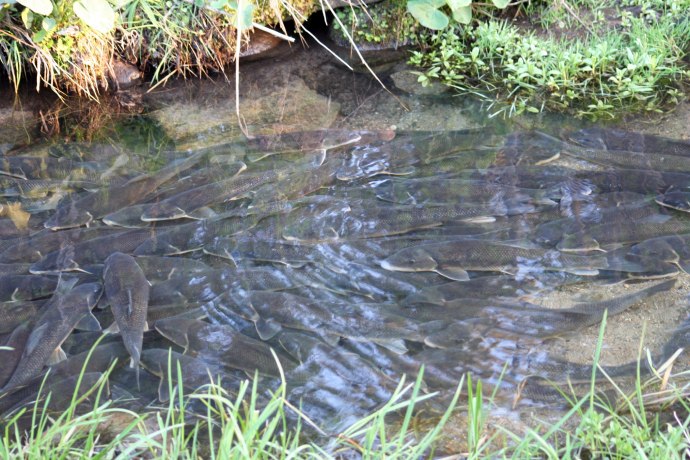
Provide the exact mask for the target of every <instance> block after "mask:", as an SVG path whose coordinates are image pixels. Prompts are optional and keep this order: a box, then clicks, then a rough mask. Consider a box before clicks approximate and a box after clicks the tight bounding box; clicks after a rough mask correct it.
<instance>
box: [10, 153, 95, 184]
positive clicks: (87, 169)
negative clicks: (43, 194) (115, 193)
mask: <svg viewBox="0 0 690 460" xmlns="http://www.w3.org/2000/svg"><path fill="white" fill-rule="evenodd" d="M0 175H5V176H8V177H14V178H17V179H22V180H33V179H69V178H75V179H80V178H90V179H93V180H94V181H97V180H98V176H99V175H100V173H99V172H98V171H97V170H96V168H94V165H93V164H89V163H85V162H80V161H72V160H68V159H65V158H50V157H39V156H16V157H7V156H5V157H2V158H0Z"/></svg>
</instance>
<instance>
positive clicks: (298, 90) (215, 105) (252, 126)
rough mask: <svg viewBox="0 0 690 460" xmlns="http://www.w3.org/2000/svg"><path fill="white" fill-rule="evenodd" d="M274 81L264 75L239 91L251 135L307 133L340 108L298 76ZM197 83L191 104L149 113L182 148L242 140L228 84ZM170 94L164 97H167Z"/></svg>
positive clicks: (326, 123) (176, 102)
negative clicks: (287, 79) (255, 83)
mask: <svg viewBox="0 0 690 460" xmlns="http://www.w3.org/2000/svg"><path fill="white" fill-rule="evenodd" d="M262 71H263V70H262V69H259V70H258V72H262ZM266 71H270V69H267V70H266ZM274 78H275V80H276V82H275V83H273V82H272V81H271V77H270V76H267V77H266V78H265V79H263V81H262V82H261V84H262V86H258V87H257V86H254V85H253V84H251V86H250V84H249V83H247V86H248V88H247V87H245V88H246V89H243V90H240V94H241V95H242V96H241V101H240V102H241V105H240V112H241V115H242V119H243V121H244V123H246V126H247V129H248V131H249V133H250V134H251V135H258V134H275V133H279V132H290V131H307V130H311V129H320V128H328V127H330V126H331V125H332V124H333V122H334V121H335V119H336V117H337V116H338V113H339V110H340V104H338V103H335V102H332V101H330V100H329V99H328V98H326V97H324V96H322V95H320V94H318V93H317V92H315V91H313V90H312V89H310V88H309V87H307V85H306V84H305V83H304V81H303V80H302V79H300V78H298V77H294V76H291V77H289V78H290V80H289V84H286V82H285V81H283V80H281V79H280V78H279V77H277V76H276V77H274ZM199 85H203V86H204V89H201V90H198V89H197V95H196V96H195V98H194V100H195V102H188V101H189V99H186V98H185V97H184V96H182V95H180V96H177V97H175V98H174V99H172V100H169V101H168V102H167V105H166V106H164V107H162V108H160V109H158V110H154V111H152V112H151V113H150V116H151V117H152V118H154V119H155V120H156V121H158V122H159V123H160V125H161V127H162V128H163V129H164V130H165V132H166V133H167V135H168V136H170V137H171V138H172V139H173V140H174V141H175V145H176V146H177V148H178V149H181V150H187V149H198V148H202V147H209V146H213V145H219V144H224V143H227V142H230V141H232V140H233V139H237V138H240V137H241V136H242V132H241V131H240V128H239V124H238V120H237V114H236V113H235V95H234V90H233V86H221V87H220V88H221V89H218V88H219V85H218V83H217V82H213V81H207V82H203V83H199ZM283 85H286V86H283ZM206 92H208V94H204V95H203V96H199V93H206ZM169 94H170V93H168V94H166V95H165V97H167V98H169V97H170V96H169ZM153 98H154V99H155V95H153ZM156 103H157V102H155V101H154V104H156ZM158 103H159V102H158Z"/></svg>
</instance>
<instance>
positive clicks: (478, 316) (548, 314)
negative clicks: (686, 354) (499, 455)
mask: <svg viewBox="0 0 690 460" xmlns="http://www.w3.org/2000/svg"><path fill="white" fill-rule="evenodd" d="M297 53H298V56H297V57H295V56H293V57H292V58H291V59H290V60H286V61H281V62H278V63H277V64H276V65H275V66H274V67H272V68H271V69H270V71H269V70H267V69H266V68H261V67H258V66H257V65H256V64H252V65H249V66H247V67H245V75H246V77H245V78H244V79H243V85H244V90H243V101H242V104H243V111H244V113H243V115H244V117H245V118H244V122H245V123H246V126H247V129H248V132H249V133H250V134H251V136H252V137H251V138H249V139H248V138H246V137H245V136H244V135H243V134H242V133H241V132H240V131H239V129H238V128H237V124H236V119H235V118H234V101H233V97H234V96H233V94H232V90H231V88H230V87H228V86H226V85H225V84H223V83H221V82H217V83H212V82H191V83H187V84H183V83H178V84H176V85H175V84H173V85H172V86H171V87H169V88H167V89H165V90H164V91H162V92H160V93H158V94H156V93H154V94H153V95H152V96H148V97H149V100H148V103H149V104H150V107H151V109H150V111H149V112H147V113H145V114H144V115H140V116H136V117H133V118H128V119H125V120H124V121H119V122H118V123H116V124H115V125H114V127H112V129H110V128H111V127H108V128H109V129H107V130H106V132H108V135H109V138H108V140H107V141H106V140H101V141H97V142H94V143H75V142H54V141H53V142H47V143H36V144H31V145H27V146H19V145H13V141H12V140H11V139H3V140H0V143H1V144H3V145H5V148H4V150H6V151H5V153H4V157H3V164H2V168H0V169H1V170H2V172H3V175H2V176H0V184H1V189H2V192H3V196H2V198H0V204H1V205H2V212H3V217H2V220H1V221H0V224H1V225H2V226H1V227H0V231H1V233H0V238H1V239H0V263H1V264H2V265H0V266H1V267H2V270H3V275H2V276H3V278H2V280H3V281H2V286H1V287H2V295H3V296H4V298H2V309H3V315H5V316H4V317H5V319H4V320H3V322H4V323H5V326H3V330H2V331H0V332H1V333H2V334H3V335H2V337H3V343H5V344H10V345H12V346H15V351H6V350H3V351H0V353H2V354H4V356H5V358H3V359H6V360H8V362H12V363H13V365H12V367H14V365H15V364H16V363H18V364H16V365H17V366H18V367H17V368H16V369H15V370H14V371H13V372H12V371H8V372H6V373H5V374H4V375H0V378H4V379H5V381H4V382H3V384H7V382H8V381H9V382H10V384H9V385H7V387H6V388H5V390H6V392H7V394H8V395H11V394H13V393H12V388H10V387H12V386H13V385H12V382H14V384H17V382H22V383H26V382H30V383H32V382H33V383H32V384H35V381H33V380H32V379H35V378H36V377H38V376H40V375H41V374H42V372H44V371H45V366H47V359H48V354H49V353H47V352H49V351H51V350H45V351H46V353H43V354H41V353H40V352H37V351H36V350H35V347H33V348H31V349H30V350H28V348H27V346H26V344H27V343H36V342H40V343H41V344H44V345H45V347H46V348H50V347H53V348H54V347H55V346H58V345H60V344H62V348H64V349H65V351H66V352H67V356H68V358H67V360H65V361H62V362H61V363H59V364H56V365H55V366H57V367H55V368H54V371H53V375H54V377H53V379H52V380H51V381H50V384H52V385H58V384H59V383H60V382H63V381H64V380H65V379H66V378H67V377H68V376H70V375H72V374H74V373H75V372H77V370H78V369H80V368H81V365H82V364H83V360H84V357H85V355H84V354H83V353H84V352H86V351H87V350H89V348H90V347H91V346H92V344H93V343H94V342H95V341H96V340H97V339H98V338H99V337H100V335H101V333H100V332H98V331H96V330H93V329H95V327H94V325H93V322H91V323H88V322H86V321H83V318H88V317H89V315H88V313H87V311H88V307H92V306H93V305H91V304H89V305H88V307H84V308H82V310H79V311H76V308H77V307H74V306H73V305H74V304H72V303H70V304H69V306H68V305H67V302H66V301H65V298H66V296H68V295H69V293H70V292H71V293H74V289H76V288H72V289H71V290H70V286H69V280H71V279H73V280H75V281H76V283H78V284H77V286H79V285H82V284H88V283H98V285H100V284H103V283H104V284H105V289H104V290H105V293H103V294H102V295H101V294H100V292H99V293H98V294H97V295H95V294H94V296H95V297H96V298H98V300H97V303H96V305H95V308H94V309H93V313H94V315H95V317H96V318H97V319H98V322H99V323H100V325H101V326H102V327H103V328H106V327H108V326H110V325H111V324H113V323H115V324H119V329H120V333H119V334H111V335H109V336H108V337H107V338H105V339H104V340H103V342H102V345H100V347H99V348H98V349H97V350H98V353H96V356H97V359H95V361H93V362H92V364H91V366H90V368H89V370H90V371H92V372H103V371H104V370H105V369H106V368H107V366H108V364H109V362H110V359H111V358H113V357H118V358H119V360H120V362H121V363H122V364H126V363H127V362H128V361H129V357H130V355H131V354H135V355H136V350H143V352H142V353H141V365H142V367H143V368H142V369H141V370H140V372H139V374H140V375H139V376H138V379H139V381H140V386H139V388H138V389H136V390H133V388H137V385H136V381H135V379H136V378H137V376H136V373H135V372H134V371H133V370H132V369H131V368H129V367H128V366H120V367H118V368H117V369H116V371H115V372H114V374H113V376H112V382H111V383H112V386H113V387H114V391H113V393H114V394H116V395H122V394H125V395H131V396H134V397H135V398H134V401H135V402H132V401H131V400H130V401H129V402H127V404H129V405H133V406H134V407H136V408H137V409H138V410H145V408H146V407H147V405H148V404H155V403H156V401H157V400H159V399H165V397H166V395H165V394H161V393H160V392H159V389H158V382H159V376H160V375H161V374H165V371H166V366H167V350H168V349H170V348H172V349H173V351H175V352H176V353H183V352H185V353H186V358H183V357H179V356H178V355H175V356H178V357H177V358H176V359H179V360H181V361H180V362H181V364H182V366H183V373H184V374H185V379H186V380H185V385H186V387H187V390H189V391H191V390H193V389H194V388H196V387H198V386H199V385H201V384H203V383H204V380H203V379H204V378H206V376H207V374H208V372H209V371H210V372H211V374H212V375H222V376H223V382H224V384H225V385H227V387H228V388H229V389H231V390H232V389H233V388H236V387H237V385H238V384H239V381H240V380H241V379H243V378H246V377H247V375H253V374H254V371H255V370H258V371H259V372H260V374H261V375H262V377H261V378H262V380H263V383H264V384H265V386H266V387H267V388H271V387H273V386H274V385H276V384H277V381H278V380H277V375H278V374H277V369H276V367H275V363H274V362H273V361H272V355H271V354H270V348H273V349H274V350H275V351H276V352H277V354H278V356H279V358H280V360H281V364H282V367H283V368H284V369H285V371H286V377H287V382H288V390H289V399H291V400H292V401H293V402H295V403H297V402H299V401H301V402H302V403H303V406H304V408H305V411H306V413H307V414H308V415H310V417H311V418H312V419H314V420H316V421H318V422H319V423H320V424H321V425H322V426H323V427H325V428H327V429H330V430H338V429H341V428H343V427H344V426H346V425H347V424H349V423H351V422H352V421H353V420H355V419H356V418H357V417H361V416H362V415H364V414H366V413H368V412H370V411H371V410H374V409H375V408H376V407H377V406H379V405H380V404H382V403H383V402H384V401H386V400H387V398H388V397H389V396H390V394H391V392H392V391H393V389H394V388H395V385H396V382H397V381H398V380H399V379H400V378H401V377H402V376H403V375H407V376H408V377H410V378H414V377H415V376H416V375H417V372H418V370H419V368H420V367H421V366H422V365H424V366H425V368H426V374H425V385H426V389H427V390H428V391H433V390H439V391H441V393H442V395H446V396H447V395H449V394H450V393H451V392H452V391H453V390H454V389H455V386H456V385H457V382H458V381H459V380H460V378H461V377H462V376H463V375H464V374H466V373H471V374H472V375H473V376H475V377H478V378H481V379H482V380H483V381H484V382H485V384H487V385H490V386H498V387H499V391H498V393H497V395H498V397H497V399H496V404H497V407H498V408H502V409H503V410H517V411H519V410H520V409H523V408H530V409H531V408H533V407H534V406H535V405H537V406H539V407H561V406H562V405H563V400H562V399H561V398H559V397H558V395H557V392H555V391H554V390H553V389H552V388H551V387H550V386H549V385H548V384H546V383H545V382H546V381H555V382H557V383H566V382H567V381H568V380H580V379H587V378H588V376H589V375H590V370H589V369H590V368H591V364H592V361H591V360H592V355H593V349H594V347H595V344H596V337H597V334H598V330H599V324H600V322H601V319H602V317H603V314H604V311H605V310H608V314H609V319H608V328H607V334H606V340H605V345H604V353H603V357H602V360H603V362H604V364H606V365H608V366H610V367H609V368H608V371H609V373H610V374H612V375H617V376H619V377H620V378H621V379H622V380H621V381H622V382H625V381H626V380H625V379H626V378H628V377H629V376H630V375H632V372H633V370H634V369H633V368H631V367H630V366H626V365H627V364H628V363H630V362H632V361H634V360H635V359H636V358H637V349H638V343H639V342H640V340H642V331H643V330H646V336H645V338H646V341H645V344H646V345H648V346H649V347H650V354H651V356H653V357H654V360H655V362H656V363H657V364H658V363H660V362H663V360H664V359H665V358H667V357H668V356H669V355H670V354H672V353H673V352H674V351H675V350H676V348H677V347H679V346H683V345H684V344H685V339H684V329H682V327H683V325H684V324H685V322H684V321H685V316H686V304H687V302H686V295H687V292H688V281H687V275H686V273H685V270H686V267H687V263H688V261H689V260H690V251H688V250H687V243H686V241H690V237H688V238H686V237H685V236H684V235H685V234H690V218H689V216H688V214H687V212H686V210H685V209H683V208H684V207H685V206H686V204H685V203H686V201H685V198H686V195H685V194H686V193H687V192H689V187H690V143H688V141H687V140H685V141H678V142H673V141H670V140H668V139H666V138H660V137H650V136H647V137H645V136H643V135H641V134H639V133H635V132H626V133H621V132H618V131H610V130H609V131H602V130H600V129H598V127H596V126H594V127H593V126H584V125H583V124H582V123H581V122H580V121H578V120H574V119H569V118H567V117H564V116H547V115H543V116H539V117H536V118H521V119H513V120H510V121H506V120H503V119H500V118H497V117H494V118H491V117H490V116H489V115H490V114H491V111H490V110H487V108H486V106H485V105H482V104H480V103H477V102H476V101H469V100H466V99H461V98H456V97H452V96H449V95H448V94H441V95H438V96H424V97H421V96H409V95H405V94H397V95H396V96H393V95H391V94H389V93H387V92H385V91H382V90H381V88H380V87H379V86H377V84H376V83H375V82H373V81H372V79H371V78H369V77H366V76H361V75H353V74H351V73H349V72H347V71H343V70H340V69H339V68H337V67H334V66H333V65H332V64H328V63H327V60H326V59H327V58H326V57H325V55H323V54H321V53H319V52H314V51H310V52H306V51H298V52H297ZM385 81H388V80H385ZM672 134H673V133H672ZM675 134H676V135H675V137H678V138H680V137H682V136H684V134H683V133H675ZM672 137H673V136H672ZM22 158H24V160H22ZM36 158H44V160H43V161H38V160H36ZM22 161H23V162H22ZM46 165H48V166H47V167H46ZM659 202H661V203H665V205H663V206H662V205H661V204H659ZM669 206H671V207H669ZM673 208H675V209H673ZM27 219H28V220H27ZM659 237H664V238H661V239H660V238H659ZM674 237H675V238H674ZM655 238H656V239H655ZM116 252H120V253H124V254H127V255H131V256H133V259H130V258H126V261H127V262H123V263H122V264H119V263H117V262H116V261H115V259H113V258H110V259H109V257H110V256H111V254H113V253H116ZM106 259H107V260H106ZM132 263H133V264H134V265H132ZM30 274H33V275H30ZM29 276H33V277H31V278H30V277H29ZM58 279H59V280H60V281H59V283H60V284H61V285H62V286H58ZM142 279H145V281H146V282H144V283H142ZM56 286H58V287H57V288H56ZM56 289H57V292H58V293H57V294H55V295H54V294H53V292H54V291H55V290H56ZM99 296H100V297H99ZM92 297H93V296H92ZM80 299H81V300H82V301H83V302H86V303H87V304H88V303H89V302H88V301H87V300H88V295H86V294H85V295H83V296H82V297H81V298H80ZM85 299H86V300H85ZM91 300H93V301H94V302H96V299H95V298H94V299H91ZM71 301H72V302H73V301H74V300H73V299H72V300H71ZM22 302H23V303H22ZM123 309H124V310H123ZM55 311H60V312H63V313H61V314H60V315H57V316H55V315H53V316H50V312H55ZM123 311H124V313H122V312H123ZM65 312H66V313H65ZM614 315H615V316H614ZM142 318H145V319H146V323H147V324H146V325H147V326H148V327H149V329H148V330H147V331H146V332H144V333H143V339H138V338H137V337H138V335H137V334H140V333H141V330H143V328H144V324H143V322H142V320H141V319H142ZM47 321H50V324H51V325H52V326H53V327H54V328H55V329H56V330H62V329H64V331H65V332H60V333H59V334H58V333H56V334H54V336H50V337H48V336H47V335H42V334H45V329H46V327H40V326H41V325H45V324H46V322H47ZM77 323H78V324H77ZM56 324H60V325H61V326H60V327H57V326H55V325H56ZM128 325H129V326H128ZM643 325H644V326H643ZM75 326H76V327H75ZM128 327H129V328H130V329H127V328H128ZM123 337H124V341H123ZM138 340H141V345H139V344H138ZM123 343H124V344H125V345H127V347H128V348H126V347H125V346H123ZM49 345H50V347H49ZM133 349H134V350H135V352H133V351H132V350H133ZM39 355H40V356H39ZM44 355H45V356H44ZM183 359H184V361H182V360H183ZM30 360H34V361H31V362H36V363H38V364H34V365H33V368H34V369H33V370H32V371H28V370H23V368H22V366H24V367H27V366H28V365H27V364H26V363H27V362H29V361H30ZM22 363H24V364H22ZM8 369H9V367H8ZM17 369H19V370H20V371H21V372H19V371H18V370H17ZM681 370H682V369H681ZM17 374H22V375H20V376H17ZM11 379H14V380H11ZM164 387H165V385H164ZM608 389H609V387H607V386H606V385H604V384H603V383H602V387H601V390H602V391H604V392H605V391H606V390H608ZM6 401H11V403H10V402H7V403H6V404H5V406H3V407H2V411H3V412H4V413H8V411H11V410H14V409H16V408H17V407H20V405H21V404H23V403H26V401H27V400H24V402H22V401H21V399H19V400H12V399H9V398H7V399H6ZM152 402H153V403H152ZM122 404H125V403H122ZM438 407H443V401H442V400H440V401H439V402H438ZM516 413H519V412H516Z"/></svg>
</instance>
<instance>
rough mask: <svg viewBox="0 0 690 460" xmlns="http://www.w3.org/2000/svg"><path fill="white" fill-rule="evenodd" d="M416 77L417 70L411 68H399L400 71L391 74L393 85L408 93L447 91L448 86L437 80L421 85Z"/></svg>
mask: <svg viewBox="0 0 690 460" xmlns="http://www.w3.org/2000/svg"><path fill="white" fill-rule="evenodd" d="M418 77H419V72H414V71H412V70H401V71H400V72H395V73H393V74H391V78H392V79H393V83H395V87H396V88H398V89H399V90H401V91H405V92H406V93H409V94H415V95H417V96H438V95H440V94H443V93H446V92H448V89H449V88H448V86H446V85H444V84H443V83H440V82H438V81H433V82H432V83H431V84H429V85H427V86H422V84H421V83H419V82H418V81H417V78H418Z"/></svg>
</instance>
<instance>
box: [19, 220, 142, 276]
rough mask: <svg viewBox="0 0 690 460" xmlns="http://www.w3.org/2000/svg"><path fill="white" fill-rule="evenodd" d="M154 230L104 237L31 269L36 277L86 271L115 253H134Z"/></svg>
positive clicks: (50, 257) (67, 248) (52, 255)
mask: <svg viewBox="0 0 690 460" xmlns="http://www.w3.org/2000/svg"><path fill="white" fill-rule="evenodd" d="M152 233H153V234H155V231H153V230H149V229H133V230H127V231H123V232H116V233H114V234H112V235H106V236H101V237H99V238H94V239H91V240H88V241H84V242H83V243H79V242H76V243H73V244H68V245H66V246H64V247H63V248H61V249H59V250H57V251H53V252H50V253H48V254H46V255H45V256H44V257H43V258H41V260H39V261H37V262H34V263H33V264H31V266H30V267H29V272H31V273H33V274H38V275H40V274H45V273H59V272H64V271H79V272H85V271H86V270H84V267H85V266H87V265H93V264H101V263H103V261H104V260H105V259H106V258H107V257H108V256H109V255H110V254H112V253H113V252H123V253H131V252H133V251H135V250H136V248H138V247H139V246H140V245H141V244H143V243H144V242H146V241H148V240H149V239H150V238H151V235H152Z"/></svg>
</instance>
